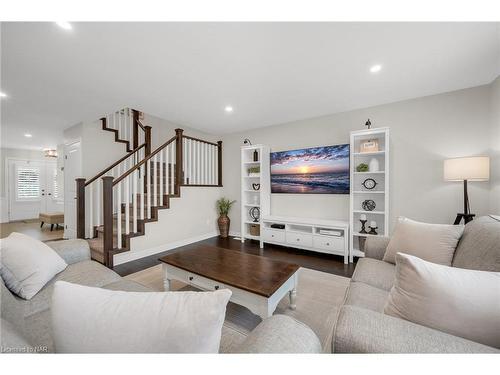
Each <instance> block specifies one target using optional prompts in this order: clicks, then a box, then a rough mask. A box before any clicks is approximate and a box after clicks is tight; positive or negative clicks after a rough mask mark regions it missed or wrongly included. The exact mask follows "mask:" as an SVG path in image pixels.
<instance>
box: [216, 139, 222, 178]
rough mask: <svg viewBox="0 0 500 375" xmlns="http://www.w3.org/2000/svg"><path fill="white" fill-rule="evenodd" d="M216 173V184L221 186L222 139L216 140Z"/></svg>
mask: <svg viewBox="0 0 500 375" xmlns="http://www.w3.org/2000/svg"><path fill="white" fill-rule="evenodd" d="M217 169H218V171H217V175H218V176H219V181H218V185H219V186H222V141H218V142H217Z"/></svg>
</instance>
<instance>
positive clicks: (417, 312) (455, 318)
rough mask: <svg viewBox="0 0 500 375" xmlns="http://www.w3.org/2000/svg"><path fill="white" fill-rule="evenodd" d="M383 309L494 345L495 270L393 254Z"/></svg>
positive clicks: (497, 334) (499, 304)
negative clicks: (392, 279)
mask: <svg viewBox="0 0 500 375" xmlns="http://www.w3.org/2000/svg"><path fill="white" fill-rule="evenodd" d="M384 313H385V314H387V315H392V316H395V317H398V318H401V319H405V320H409V321H410V322H413V323H417V324H421V325H423V326H426V327H430V328H434V329H437V330H439V331H443V332H446V333H450V334H452V335H455V336H460V337H463V338H465V339H469V340H472V341H475V342H478V343H481V344H484V345H489V346H493V347H496V348H499V347H500V272H486V271H476V270H467V269H462V268H455V267H447V266H442V265H439V264H434V263H430V262H426V261H424V260H422V259H419V258H417V257H414V256H411V255H407V254H400V253H399V254H397V255H396V279H395V282H394V286H393V287H392V289H391V292H390V294H389V298H388V300H387V303H386V305H385V308H384Z"/></svg>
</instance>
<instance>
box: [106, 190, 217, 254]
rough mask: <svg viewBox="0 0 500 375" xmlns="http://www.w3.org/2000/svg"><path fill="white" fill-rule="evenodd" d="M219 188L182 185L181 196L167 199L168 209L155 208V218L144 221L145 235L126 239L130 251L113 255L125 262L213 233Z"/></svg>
mask: <svg viewBox="0 0 500 375" xmlns="http://www.w3.org/2000/svg"><path fill="white" fill-rule="evenodd" d="M221 191H222V189H221V188H215V187H214V188H212V187H205V188H201V187H182V188H181V197H180V198H172V199H171V200H170V208H168V209H164V210H159V220H158V221H156V222H151V223H147V224H146V235H145V236H140V237H134V238H132V239H131V240H130V241H131V242H130V247H131V251H128V252H125V253H121V254H118V255H116V256H115V258H114V262H115V264H121V263H125V262H128V261H131V260H134V259H138V258H142V257H145V256H149V255H152V254H156V253H159V252H162V251H166V250H170V249H173V248H176V247H179V246H182V245H186V244H189V243H193V242H196V241H201V240H203V239H206V238H210V237H214V236H216V235H217V227H216V225H217V211H216V208H215V201H216V200H217V199H219V197H220V196H221Z"/></svg>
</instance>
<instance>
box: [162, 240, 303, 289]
mask: <svg viewBox="0 0 500 375" xmlns="http://www.w3.org/2000/svg"><path fill="white" fill-rule="evenodd" d="M160 261H162V262H164V263H167V264H170V265H172V266H175V267H178V268H181V269H183V270H185V271H188V272H192V273H195V274H197V275H200V276H203V277H206V278H209V279H212V280H215V281H218V282H221V283H223V284H227V285H228V286H234V287H236V288H239V289H243V290H246V291H249V292H251V293H255V294H258V295H261V296H264V297H270V296H271V295H272V294H273V293H274V292H276V290H278V288H279V287H280V286H281V285H283V283H284V282H285V281H287V280H288V279H289V278H290V277H291V276H292V275H293V274H294V273H295V272H297V270H298V269H299V268H300V267H299V266H298V265H297V264H293V263H287V262H282V261H279V260H273V259H269V258H264V257H261V256H257V255H250V254H245V253H242V252H240V251H235V250H227V249H221V248H219V247H214V246H206V245H204V246H203V245H200V246H198V247H196V248H193V249H187V250H181V251H178V252H174V253H172V254H169V255H166V256H164V257H162V258H160Z"/></svg>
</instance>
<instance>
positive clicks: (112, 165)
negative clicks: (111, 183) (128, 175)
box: [85, 143, 146, 186]
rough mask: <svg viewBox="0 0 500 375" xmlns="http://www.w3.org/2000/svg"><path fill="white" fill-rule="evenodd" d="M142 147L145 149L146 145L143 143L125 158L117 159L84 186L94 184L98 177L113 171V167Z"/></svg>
mask: <svg viewBox="0 0 500 375" xmlns="http://www.w3.org/2000/svg"><path fill="white" fill-rule="evenodd" d="M143 147H146V144H145V143H143V144H142V145H140V146H139V147H137V148H135V149H133V150H132V151H130V152H129V153H128V154H126V155H125V156H123V157H122V158H120V159H118V160H117V161H115V162H114V163H113V164H111V165H110V166H109V167H107V168H106V169H104V170H103V171H101V172H99V173H98V174H97V175H95V176H94V177H92V178H91V179H90V180H88V181H87V182H86V183H85V186H87V185H90V184H91V183H92V182H94V181H95V180H97V179H98V178H99V177H101V176H103V175H104V174H106V173H108V172H109V171H110V170H111V169H113V168H114V167H116V166H117V165H118V164H120V163H121V162H122V161H124V160H126V159H127V158H129V157H130V156H131V155H133V154H135V153H136V152H137V151H139V150H140V149H141V148H143Z"/></svg>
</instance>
